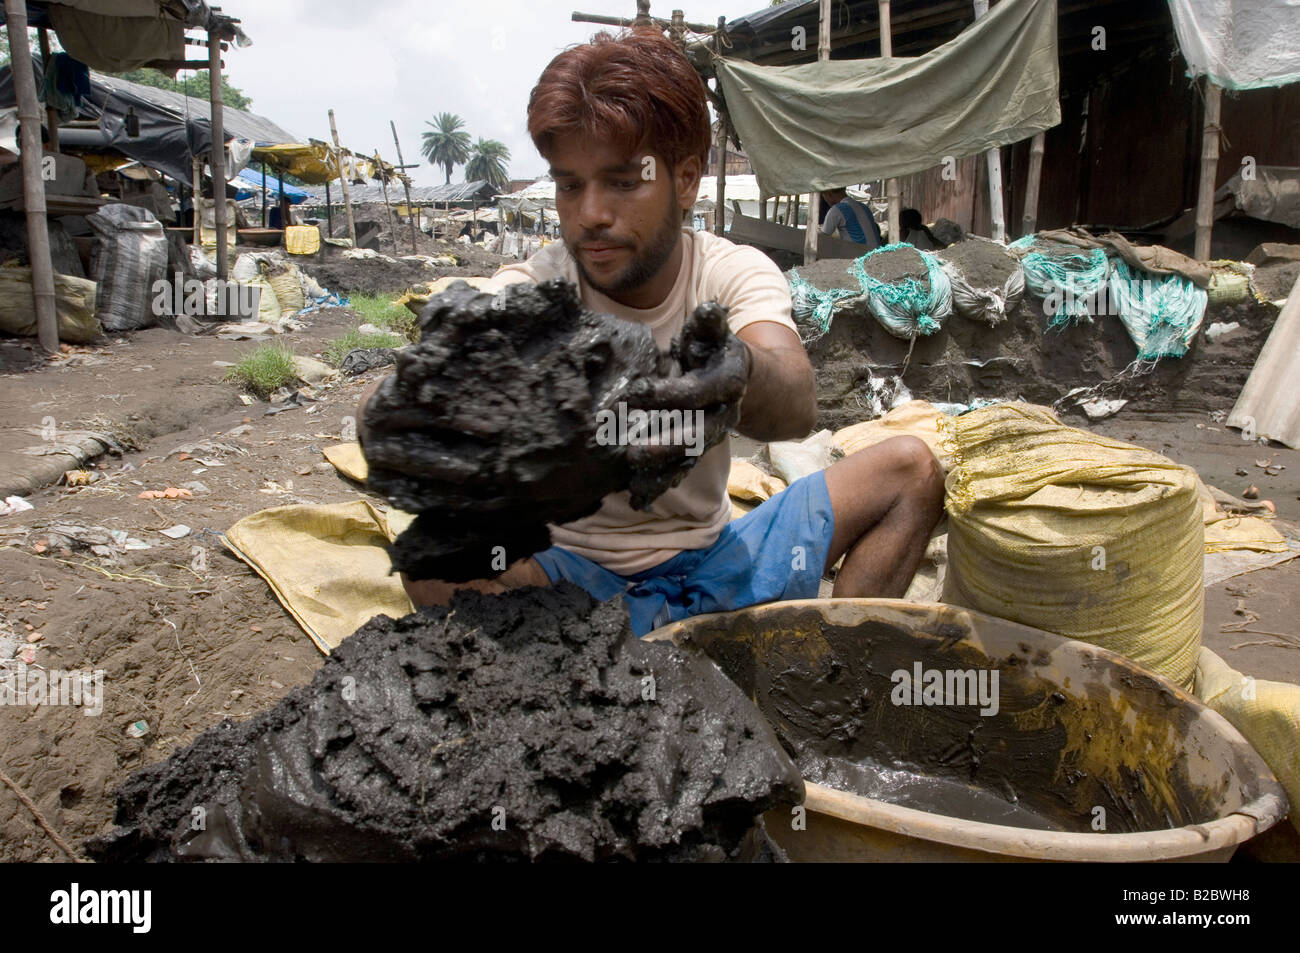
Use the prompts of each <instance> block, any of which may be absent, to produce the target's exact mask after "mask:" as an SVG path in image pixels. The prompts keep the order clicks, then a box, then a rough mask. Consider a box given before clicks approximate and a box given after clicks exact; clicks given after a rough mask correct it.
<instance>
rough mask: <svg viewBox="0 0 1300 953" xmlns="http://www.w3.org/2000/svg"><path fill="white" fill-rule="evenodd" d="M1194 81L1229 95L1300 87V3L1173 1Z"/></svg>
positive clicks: (1171, 5) (1285, 0)
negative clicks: (1238, 91) (1205, 82)
mask: <svg viewBox="0 0 1300 953" xmlns="http://www.w3.org/2000/svg"><path fill="white" fill-rule="evenodd" d="M1169 12H1170V13H1171V14H1172V15H1173V18H1174V30H1175V31H1176V32H1177V33H1178V46H1179V48H1180V49H1181V50H1182V51H1183V59H1185V60H1187V75H1188V76H1208V77H1209V79H1210V82H1212V83H1214V84H1215V85H1216V86H1222V87H1223V88H1224V89H1257V88H1259V87H1261V86H1285V85H1286V84H1287V83H1294V82H1297V81H1300V0H1169Z"/></svg>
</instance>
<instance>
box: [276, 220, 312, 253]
mask: <svg viewBox="0 0 1300 953" xmlns="http://www.w3.org/2000/svg"><path fill="white" fill-rule="evenodd" d="M284 249H285V251H287V252H288V253H289V254H290V255H314V254H316V253H317V252H318V251H320V226H318V225H289V226H287V227H286V228H285V230H284Z"/></svg>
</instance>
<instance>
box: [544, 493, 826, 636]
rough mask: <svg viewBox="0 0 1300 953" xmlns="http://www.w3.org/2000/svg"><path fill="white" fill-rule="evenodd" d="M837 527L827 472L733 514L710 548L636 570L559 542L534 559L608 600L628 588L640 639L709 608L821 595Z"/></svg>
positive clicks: (553, 579)
mask: <svg viewBox="0 0 1300 953" xmlns="http://www.w3.org/2000/svg"><path fill="white" fill-rule="evenodd" d="M834 530H835V514H834V513H833V512H832V511H831V498H830V494H829V493H827V491H826V476H825V474H824V473H821V472H818V473H814V474H811V475H809V476H806V477H803V478H802V479H799V480H796V481H795V482H794V483H792V484H790V486H789V487H787V488H786V489H785V490H783V491H782V492H780V493H778V494H777V495H776V496H774V497H772V498H771V499H770V500H767V501H766V502H765V503H763V504H761V505H759V506H757V507H755V508H754V509H752V510H750V511H749V512H748V513H746V514H745V515H744V516H742V517H740V519H736V520H732V521H731V522H730V523H728V524H727V525H726V526H725V527H724V528H723V530H722V535H720V536H719V537H718V539H717V542H715V543H714V544H713V545H712V546H710V547H709V548H708V549H688V550H685V551H683V552H680V553H678V554H677V555H676V556H674V557H672V558H671V559H669V560H667V561H665V562H662V563H660V564H659V565H658V566H655V567H654V568H653V569H647V570H645V571H644V572H639V573H637V574H635V575H632V576H620V575H618V574H617V573H613V572H610V571H609V570H608V569H606V568H604V567H603V566H600V565H598V564H596V563H594V562H592V561H591V560H590V559H587V558H586V557H584V556H579V555H577V554H575V553H571V552H569V551H568V550H566V549H561V548H559V547H558V546H552V547H551V548H550V549H547V550H544V551H542V552H540V553H537V554H536V556H535V557H534V558H535V559H536V560H537V561H538V562H539V563H541V566H542V568H543V569H544V570H546V575H547V576H549V577H550V580H551V582H556V581H557V580H559V579H567V580H569V581H570V582H572V583H576V584H577V585H579V586H581V587H582V588H583V589H586V590H587V592H589V593H591V595H592V596H593V597H594V598H596V599H599V600H600V601H601V602H604V601H605V600H607V599H612V598H614V597H615V596H617V595H619V594H620V593H622V594H623V597H624V598H625V599H626V600H627V606H628V609H629V611H630V612H631V614H632V631H634V632H635V633H636V634H637V636H638V637H640V636H643V635H645V634H646V633H647V632H650V631H652V630H654V629H657V628H659V627H660V626H661V625H667V624H668V623H669V622H676V621H677V620H678V619H685V618H686V617H688V616H693V615H699V614H700V613H703V612H725V611H727V610H729V609H743V608H745V607H746V606H752V605H757V604H759V603H762V602H775V601H778V600H781V599H813V598H816V596H817V588H818V584H819V583H820V582H821V578H822V571H823V570H824V569H825V567H826V555H827V553H828V551H829V550H830V545H831V534H832V533H833V532H834Z"/></svg>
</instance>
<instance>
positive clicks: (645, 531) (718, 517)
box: [483, 228, 796, 576]
mask: <svg viewBox="0 0 1300 953" xmlns="http://www.w3.org/2000/svg"><path fill="white" fill-rule="evenodd" d="M681 255H682V266H681V270H680V271H679V272H678V275H677V282H676V283H675V284H674V285H673V289H672V291H671V292H669V294H668V297H667V298H666V299H664V302H663V304H661V305H659V306H658V307H657V308H647V309H640V308H629V307H626V306H625V305H621V304H619V303H617V302H615V301H613V300H611V299H610V298H607V297H606V296H605V295H603V294H601V293H600V292H599V291H596V290H595V289H594V288H591V287H589V286H588V285H587V284H586V282H584V281H582V280H581V278H580V276H579V274H578V267H577V263H576V262H575V261H574V260H573V256H572V255H570V254H569V251H568V249H567V248H566V247H565V246H564V243H563V242H552V243H551V244H549V245H547V246H546V247H544V248H543V249H542V250H541V251H539V252H537V253H536V254H535V255H533V256H532V257H531V258H529V259H528V260H527V261H524V262H519V263H518V264H510V265H504V266H503V267H502V268H501V269H500V270H499V271H497V273H496V274H495V275H493V276H492V278H491V279H490V280H489V281H488V283H487V284H486V285H485V286H484V289H483V290H485V291H489V292H496V291H500V290H501V289H502V288H505V287H506V286H508V285H511V284H515V283H517V282H523V281H526V282H533V283H540V282H543V281H547V280H549V279H551V278H565V279H567V280H569V281H572V282H574V283H575V284H577V285H578V287H579V289H580V294H581V298H582V303H583V305H584V306H585V307H587V308H589V309H590V310H592V311H596V312H599V313H603V314H612V315H614V316H616V317H619V318H623V319H624V320H627V321H636V322H638V323H640V324H644V325H646V326H648V327H649V328H650V332H651V334H652V335H653V336H654V340H655V344H657V345H658V346H659V348H660V349H661V350H665V351H666V350H667V349H668V347H669V345H670V344H671V343H672V339H673V337H674V336H675V335H676V334H678V333H679V332H680V331H681V329H682V327H683V325H684V324H685V323H686V316H687V315H688V314H690V313H691V312H693V311H694V310H695V307H696V305H699V304H701V303H702V302H705V301H717V302H718V303H719V304H722V305H724V306H726V308H727V323H728V324H729V325H730V327H731V330H732V332H733V333H735V332H739V331H740V330H741V329H743V328H745V327H748V326H749V325H751V324H754V323H756V322H759V321H773V322H775V323H777V324H780V325H783V326H784V327H788V328H790V329H791V330H792V331H794V330H796V329H795V324H794V320H793V318H792V317H791V313H790V309H791V304H790V288H789V285H788V284H787V283H786V280H785V277H784V276H783V275H782V274H781V270H780V269H779V268H777V266H776V264H775V263H774V262H773V261H772V260H771V259H770V258H768V257H767V256H766V255H765V254H763V253H762V252H761V251H759V250H758V249H757V248H752V247H750V246H748V245H737V244H735V243H733V242H731V241H728V240H727V239H725V238H720V237H718V236H716V235H712V234H710V233H708V232H696V231H691V230H690V229H685V228H684V229H682V243H681ZM730 467H731V447H730V440H729V439H724V440H723V441H722V442H721V443H720V444H718V445H717V446H715V447H713V448H712V449H711V450H709V451H708V452H706V453H704V454H703V455H702V456H701V457H700V458H699V460H698V461H697V462H696V464H695V466H694V467H693V468H692V469H691V470H690V472H689V473H687V475H686V478H685V479H683V480H682V482H681V483H679V484H678V485H677V486H675V487H673V488H672V489H670V490H669V491H668V492H666V493H664V494H663V495H662V496H660V497H659V498H658V499H657V500H655V501H654V502H653V503H652V504H651V505H650V507H649V509H647V510H644V511H642V510H635V509H633V508H632V505H631V503H630V498H629V494H628V492H627V491H626V490H624V491H621V492H619V493H611V494H609V495H608V496H606V497H605V499H604V500H603V501H602V503H601V507H600V509H599V510H597V511H596V512H595V513H593V514H592V515H591V516H587V517H584V518H582V519H580V520H575V521H574V522H572V523H565V524H563V525H558V526H556V525H552V526H551V542H552V543H554V544H555V545H557V546H560V547H562V548H564V549H567V550H569V551H571V552H574V553H577V554H578V555H580V556H585V557H586V558H587V559H590V560H592V561H593V562H596V563H599V564H600V565H602V566H604V567H605V568H606V569H608V570H610V571H611V572H615V573H618V574H620V575H624V576H628V575H632V574H634V573H638V572H642V571H644V570H646V569H651V568H653V567H654V566H657V565H659V564H660V563H662V562H664V561H666V560H668V559H671V558H672V557H673V556H676V555H677V554H678V553H679V552H681V551H682V550H686V549H705V548H707V547H709V546H711V545H713V543H714V542H715V541H716V540H717V538H718V534H719V533H721V532H722V528H723V527H724V526H726V525H727V521H728V520H729V519H730V517H731V502H730V500H729V499H728V498H727V474H728V472H729V470H730Z"/></svg>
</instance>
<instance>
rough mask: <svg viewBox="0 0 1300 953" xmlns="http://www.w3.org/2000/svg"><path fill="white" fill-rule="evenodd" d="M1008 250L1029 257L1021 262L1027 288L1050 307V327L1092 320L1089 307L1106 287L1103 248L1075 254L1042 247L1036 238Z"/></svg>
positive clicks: (1083, 249) (1107, 268)
mask: <svg viewBox="0 0 1300 953" xmlns="http://www.w3.org/2000/svg"><path fill="white" fill-rule="evenodd" d="M1008 247H1009V248H1011V249H1013V250H1017V251H1024V252H1027V254H1025V255H1024V257H1022V258H1021V259H1020V268H1021V271H1023V272H1024V275H1025V287H1026V288H1028V289H1029V290H1030V291H1032V292H1033V293H1034V294H1036V295H1038V296H1039V297H1040V298H1042V299H1043V300H1044V302H1045V303H1046V304H1047V305H1048V312H1049V313H1050V314H1051V315H1052V317H1051V320H1049V321H1048V322H1047V326H1048V327H1051V328H1061V327H1065V326H1066V325H1068V324H1071V323H1073V324H1079V323H1081V322H1083V321H1084V320H1085V319H1088V320H1091V316H1090V314H1089V310H1088V308H1089V304H1090V303H1091V302H1092V300H1093V299H1094V298H1095V297H1096V294H1097V292H1098V291H1100V290H1101V289H1102V287H1103V286H1104V285H1105V284H1106V279H1107V277H1108V276H1109V275H1110V263H1109V262H1108V261H1107V260H1106V253H1105V252H1104V251H1102V249H1100V248H1078V249H1074V250H1073V251H1068V252H1066V251H1062V250H1060V249H1053V248H1052V247H1051V246H1047V245H1039V244H1038V243H1037V239H1036V238H1035V237H1034V236H1033V235H1026V236H1025V237H1024V238H1021V239H1019V240H1018V241H1014V242H1012V243H1011V244H1010V245H1009V246H1008Z"/></svg>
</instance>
